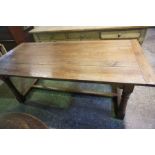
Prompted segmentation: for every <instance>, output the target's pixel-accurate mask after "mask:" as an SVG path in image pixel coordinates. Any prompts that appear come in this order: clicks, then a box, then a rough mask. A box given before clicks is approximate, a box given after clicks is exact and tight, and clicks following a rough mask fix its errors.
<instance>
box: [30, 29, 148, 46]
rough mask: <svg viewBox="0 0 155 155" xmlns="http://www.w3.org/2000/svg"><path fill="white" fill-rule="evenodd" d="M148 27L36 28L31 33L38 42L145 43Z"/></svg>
mask: <svg viewBox="0 0 155 155" xmlns="http://www.w3.org/2000/svg"><path fill="white" fill-rule="evenodd" d="M146 30H147V27H142V26H141V27H140V26H139V27H138V26H136V27H63V26H62V27H60V26H58V27H56V26H53V27H36V28H34V29H33V30H31V31H30V33H32V34H33V36H34V39H35V41H36V42H47V41H62V40H65V41H71V40H107V39H138V40H139V42H140V43H142V42H143V40H144V37H145V34H146Z"/></svg>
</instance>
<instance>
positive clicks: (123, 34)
mask: <svg viewBox="0 0 155 155" xmlns="http://www.w3.org/2000/svg"><path fill="white" fill-rule="evenodd" d="M139 37H140V31H138V30H137V31H136V30H135V31H134V30H132V31H130V30H129V31H106V32H101V39H128V38H129V39H132V38H139Z"/></svg>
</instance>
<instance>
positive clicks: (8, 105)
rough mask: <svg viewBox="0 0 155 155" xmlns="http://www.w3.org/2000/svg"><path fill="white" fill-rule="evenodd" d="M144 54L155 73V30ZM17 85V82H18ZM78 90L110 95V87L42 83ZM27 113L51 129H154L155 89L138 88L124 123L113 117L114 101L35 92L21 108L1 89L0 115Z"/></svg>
mask: <svg viewBox="0 0 155 155" xmlns="http://www.w3.org/2000/svg"><path fill="white" fill-rule="evenodd" d="M143 48H144V50H145V54H146V56H147V57H148V59H149V61H150V62H151V64H152V66H153V67H154V69H155V60H154V57H155V50H154V49H155V29H149V31H148V33H147V36H146V38H145V41H144V43H143ZM16 82H17V81H16ZM40 83H42V84H44V85H46V84H48V85H53V86H54V85H61V86H62V85H63V86H64V87H65V88H66V87H72V86H74V87H76V88H77V89H83V88H84V89H93V90H97V91H106V92H110V91H111V87H110V86H108V85H98V84H84V83H81V84H78V83H72V82H67V83H64V82H61V83H60V82H57V81H52V82H49V81H40ZM57 107H59V108H57ZM5 112H25V113H29V114H32V115H34V116H36V117H38V118H40V119H41V120H42V121H44V122H45V123H46V124H47V125H48V127H49V128H59V129H64V128H71V129H81V128H91V129H92V128H96V129H98V128H101V129H102V128H103V129H104V128H108V129H109V128H110V129H111V128H114V129H115V128H155V88H148V87H136V88H135V90H134V92H133V93H132V95H131V98H130V100H129V103H128V106H127V113H126V116H125V119H124V120H123V121H121V120H118V119H115V118H114V117H113V105H112V101H111V99H107V98H103V97H96V96H88V95H75V94H74V95H73V94H69V93H60V92H49V91H46V92H45V91H41V90H37V91H36V90H33V91H32V92H31V93H30V94H29V95H28V97H27V100H26V103H25V105H24V104H19V103H18V102H17V101H16V99H15V98H14V96H13V95H12V93H11V92H10V91H9V89H8V88H7V87H6V85H5V84H1V85H0V113H1V114H2V113H5Z"/></svg>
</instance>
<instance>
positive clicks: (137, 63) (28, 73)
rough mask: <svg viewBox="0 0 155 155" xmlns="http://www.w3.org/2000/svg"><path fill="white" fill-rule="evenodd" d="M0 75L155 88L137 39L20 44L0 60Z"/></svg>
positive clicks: (152, 73)
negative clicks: (150, 86) (152, 86)
mask: <svg viewBox="0 0 155 155" xmlns="http://www.w3.org/2000/svg"><path fill="white" fill-rule="evenodd" d="M0 75H1V76H2V75H8V76H19V77H33V78H45V79H64V80H76V81H91V82H101V83H116V84H117V83H119V84H120V83H125V84H135V85H155V79H154V78H155V76H154V72H153V70H152V68H151V66H150V65H149V63H148V62H147V60H146V58H145V56H144V54H143V50H142V48H141V47H140V45H139V43H138V41H137V40H103V41H70V42H67V41H60V42H50V43H48V42H47V43H23V44H21V45H19V46H18V47H16V48H15V49H13V50H11V51H10V52H8V53H7V54H6V55H4V56H2V57H1V58H0Z"/></svg>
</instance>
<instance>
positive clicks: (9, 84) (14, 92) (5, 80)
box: [0, 76, 25, 103]
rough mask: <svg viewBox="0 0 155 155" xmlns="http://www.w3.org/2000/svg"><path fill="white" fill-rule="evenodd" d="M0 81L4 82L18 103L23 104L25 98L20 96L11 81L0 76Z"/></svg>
mask: <svg viewBox="0 0 155 155" xmlns="http://www.w3.org/2000/svg"><path fill="white" fill-rule="evenodd" d="M0 79H1V80H2V81H4V83H5V84H6V85H7V86H8V87H9V88H10V90H11V91H12V93H13V94H14V95H15V97H16V99H17V100H18V101H19V102H20V103H23V102H24V101H25V96H24V95H22V94H21V93H20V92H19V91H18V90H17V88H16V87H15V86H14V84H13V83H12V81H11V80H10V78H9V77H7V76H1V77H0Z"/></svg>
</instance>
